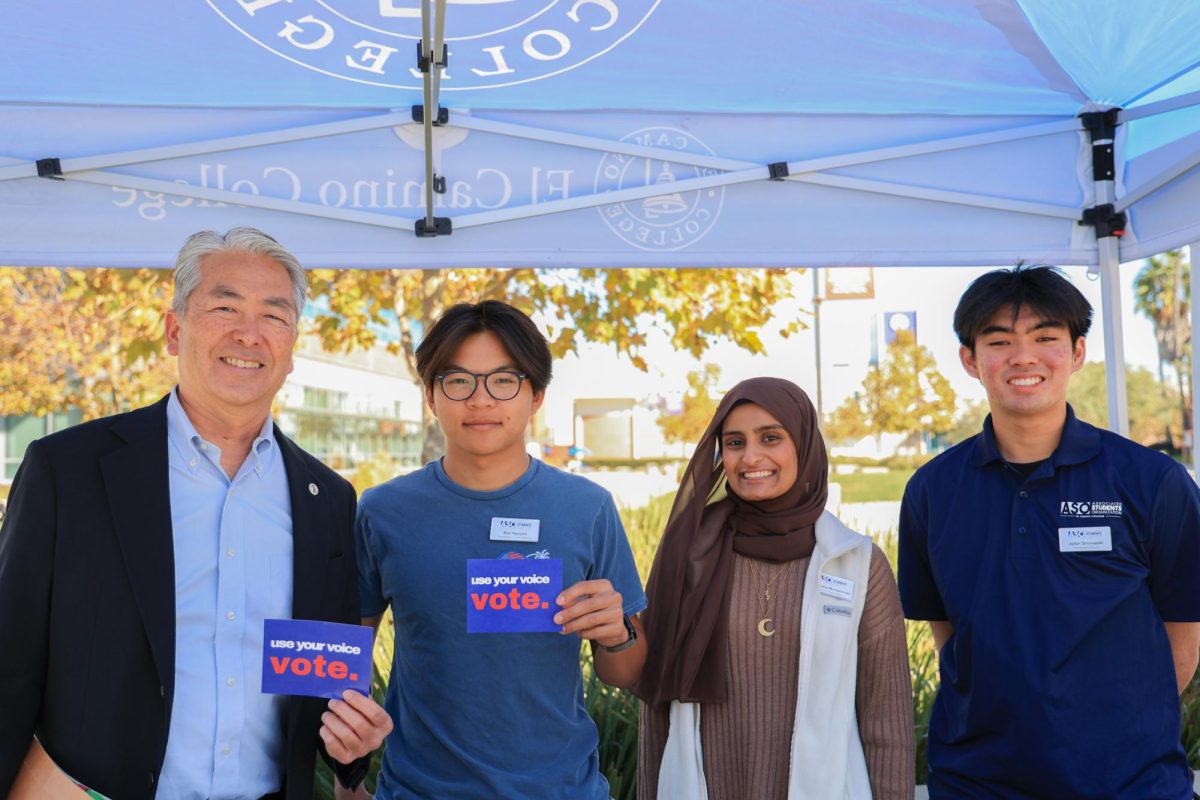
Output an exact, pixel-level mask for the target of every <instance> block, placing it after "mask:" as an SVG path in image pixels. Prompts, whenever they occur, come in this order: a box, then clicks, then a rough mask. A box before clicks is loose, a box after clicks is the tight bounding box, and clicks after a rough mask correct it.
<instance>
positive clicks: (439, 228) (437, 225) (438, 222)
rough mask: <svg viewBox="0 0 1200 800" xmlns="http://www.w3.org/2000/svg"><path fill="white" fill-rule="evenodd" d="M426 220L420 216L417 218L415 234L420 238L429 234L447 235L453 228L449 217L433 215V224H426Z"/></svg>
mask: <svg viewBox="0 0 1200 800" xmlns="http://www.w3.org/2000/svg"><path fill="white" fill-rule="evenodd" d="M427 223H428V220H426V219H424V218H421V219H419V220H417V224H416V234H417V236H420V237H422V238H425V237H429V236H449V235H450V233H451V232H452V230H453V226H452V225H451V223H450V218H449V217H433V224H432V225H429V224H427Z"/></svg>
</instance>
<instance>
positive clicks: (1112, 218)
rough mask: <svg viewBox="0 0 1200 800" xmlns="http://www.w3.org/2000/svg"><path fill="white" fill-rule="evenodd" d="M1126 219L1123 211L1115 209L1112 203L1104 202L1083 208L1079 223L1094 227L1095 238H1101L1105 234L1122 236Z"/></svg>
mask: <svg viewBox="0 0 1200 800" xmlns="http://www.w3.org/2000/svg"><path fill="white" fill-rule="evenodd" d="M1128 221H1129V220H1128V218H1127V217H1126V216H1125V212H1124V211H1117V210H1116V209H1115V208H1114V207H1113V204H1112V203H1104V204H1102V205H1098V206H1094V207H1092V208H1085V209H1084V210H1083V218H1082V219H1080V220H1079V224H1080V225H1091V226H1092V227H1094V228H1095V229H1096V238H1097V239H1103V238H1104V237H1106V236H1124V235H1125V226H1126V224H1127V223H1128Z"/></svg>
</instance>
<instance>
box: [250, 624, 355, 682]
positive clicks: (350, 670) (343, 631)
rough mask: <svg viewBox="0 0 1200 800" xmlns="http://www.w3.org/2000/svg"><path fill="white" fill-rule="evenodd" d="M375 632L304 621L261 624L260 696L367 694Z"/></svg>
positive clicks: (350, 626)
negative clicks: (356, 692) (349, 692)
mask: <svg viewBox="0 0 1200 800" xmlns="http://www.w3.org/2000/svg"><path fill="white" fill-rule="evenodd" d="M374 643H375V631H373V630H371V629H370V628H367V627H364V626H362V625H343V624H341V623H338V622H316V621H313V620H306V619H268V620H263V660H262V690H263V693H264V694H302V695H307V696H309V697H338V698H340V697H341V696H342V692H343V691H345V690H346V689H356V690H358V691H359V692H361V693H362V694H365V695H370V694H371V648H372V646H373V645H374Z"/></svg>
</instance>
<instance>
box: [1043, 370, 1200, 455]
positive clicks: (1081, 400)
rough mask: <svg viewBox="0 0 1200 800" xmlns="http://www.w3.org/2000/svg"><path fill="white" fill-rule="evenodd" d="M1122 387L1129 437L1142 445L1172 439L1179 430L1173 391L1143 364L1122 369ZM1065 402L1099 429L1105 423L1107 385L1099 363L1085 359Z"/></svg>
mask: <svg viewBox="0 0 1200 800" xmlns="http://www.w3.org/2000/svg"><path fill="white" fill-rule="evenodd" d="M1125 389H1126V395H1127V397H1128V398H1129V438H1130V439H1133V440H1134V441H1135V442H1141V443H1142V444H1146V445H1150V444H1160V443H1163V442H1168V443H1169V442H1172V441H1174V437H1173V436H1172V433H1174V434H1179V433H1180V432H1181V428H1180V422H1179V419H1178V416H1177V411H1176V409H1177V403H1178V400H1179V398H1178V395H1176V393H1175V390H1174V389H1173V388H1171V387H1170V386H1166V385H1163V384H1161V383H1159V382H1158V380H1156V379H1155V377H1154V373H1152V372H1151V371H1150V370H1148V369H1146V368H1144V367H1127V368H1126V369H1125ZM1067 402H1069V403H1070V404H1071V408H1073V409H1074V410H1075V416H1077V417H1079V418H1080V419H1082V420H1084V421H1086V422H1090V423H1092V424H1093V425H1095V426H1097V427H1100V428H1105V427H1107V426H1108V385H1107V383H1106V381H1105V373H1104V364H1103V363H1101V362H1096V361H1089V362H1088V363H1086V364H1084V365H1083V368H1082V369H1080V370H1079V372H1077V373H1075V375H1073V376H1072V377H1071V384H1070V386H1069V387H1068V389H1067Z"/></svg>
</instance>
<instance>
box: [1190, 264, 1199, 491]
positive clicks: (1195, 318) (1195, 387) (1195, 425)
mask: <svg viewBox="0 0 1200 800" xmlns="http://www.w3.org/2000/svg"><path fill="white" fill-rule="evenodd" d="M1188 257H1189V258H1190V260H1191V262H1192V267H1191V281H1192V282H1191V289H1190V290H1189V292H1188V294H1189V297H1188V301H1189V303H1190V304H1191V307H1192V337H1193V338H1192V358H1191V361H1192V477H1193V478H1200V447H1196V431H1198V430H1200V403H1197V402H1196V396H1197V395H1196V392H1198V391H1200V370H1197V369H1196V365H1195V361H1196V355H1195V352H1196V351H1195V348H1196V344H1195V335H1196V331H1200V303H1197V302H1196V287H1197V286H1198V285H1200V284H1198V283H1197V282H1196V281H1197V278H1198V277H1200V276H1197V275H1196V271H1197V269H1198V268H1200V242H1193V243H1192V244H1190V245H1189V246H1188Z"/></svg>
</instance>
